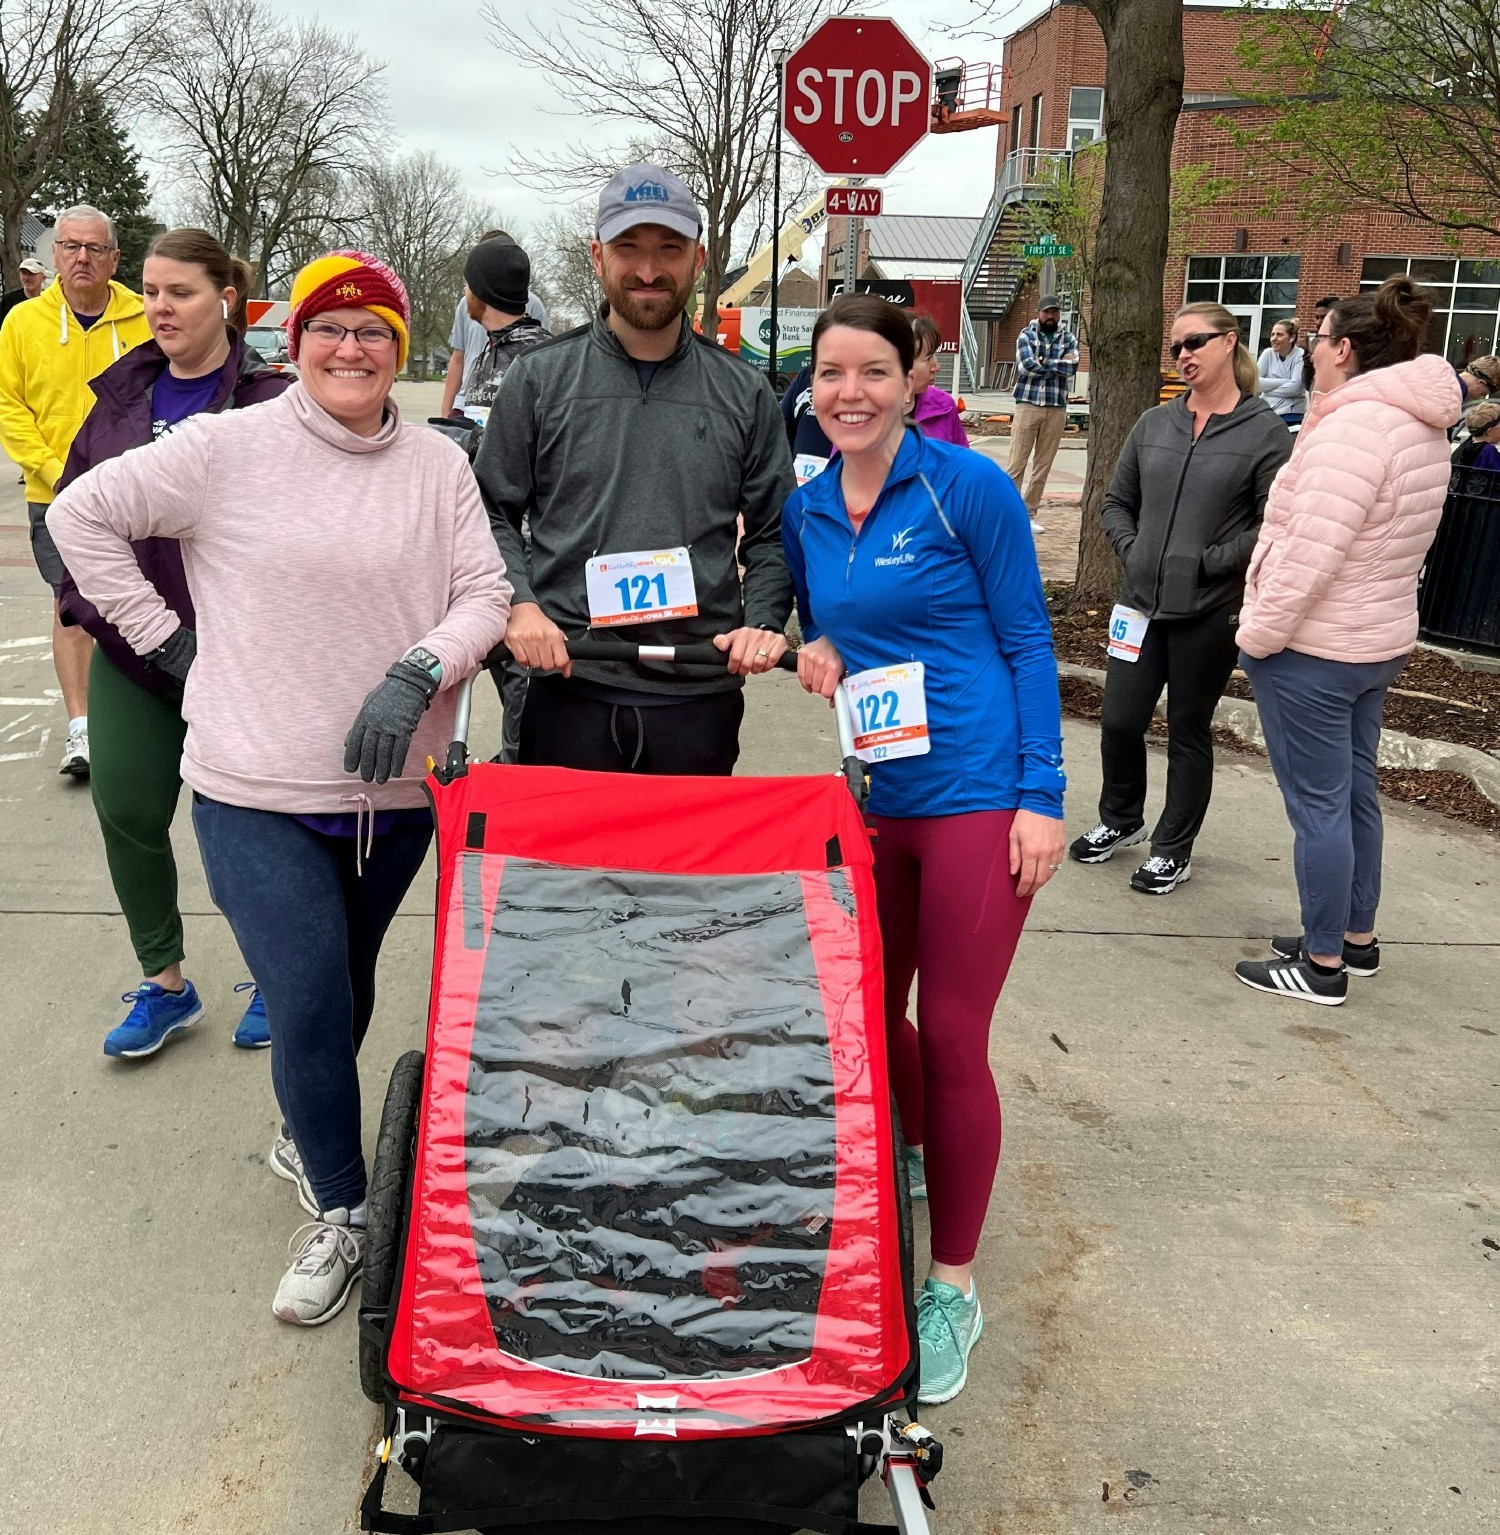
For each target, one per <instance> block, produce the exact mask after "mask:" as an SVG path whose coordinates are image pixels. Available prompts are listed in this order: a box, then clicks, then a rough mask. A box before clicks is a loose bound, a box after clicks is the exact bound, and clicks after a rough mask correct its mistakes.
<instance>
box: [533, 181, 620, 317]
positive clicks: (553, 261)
mask: <svg viewBox="0 0 1500 1535" xmlns="http://www.w3.org/2000/svg"><path fill="white" fill-rule="evenodd" d="M593 238H594V213H593V209H592V207H591V205H590V204H588V203H576V204H575V205H574V206H573V207H571V208H569V209H568V210H567V211H566V212H564V213H552V214H549V215H548V216H547V217H546V218H544V219H543V220H542V221H541V222H540V223H539V224H538V225H537V226H536V229H535V230H534V231H533V233H532V234H531V236H530V238H529V239H527V240H526V242H525V245H526V251H527V254H528V255H529V256H530V257H531V278H532V282H531V285H532V287H533V288H535V289H536V291H537V292H538V293H539V294H540V295H541V296H542V299H543V301H544V302H545V303H546V305H547V319H548V322H549V324H550V325H551V328H552V330H553V331H554V332H556V331H564V330H567V329H569V328H570V327H571V326H574V325H583V324H585V323H586V322H587V321H589V320H590V319H592V318H593V315H594V311H595V309H596V308H597V307H598V305H599V300H600V298H601V297H602V296H603V295H602V293H601V291H600V288H599V279H598V277H596V276H595V275H594V263H593V259H592V258H591V257H590V255H589V242H590V241H591V240H592V239H593Z"/></svg>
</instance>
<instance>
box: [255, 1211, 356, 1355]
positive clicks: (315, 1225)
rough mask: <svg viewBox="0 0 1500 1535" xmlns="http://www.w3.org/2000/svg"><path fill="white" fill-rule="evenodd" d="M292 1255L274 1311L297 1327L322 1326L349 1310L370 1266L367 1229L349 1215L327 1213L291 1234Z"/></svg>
mask: <svg viewBox="0 0 1500 1535" xmlns="http://www.w3.org/2000/svg"><path fill="white" fill-rule="evenodd" d="M287 1256H288V1257H289V1258H290V1259H291V1260H292V1265H291V1267H290V1268H289V1269H288V1270H287V1271H286V1273H284V1274H283V1275H282V1276H281V1283H280V1284H279V1285H277V1286H276V1299H275V1300H274V1301H272V1302H271V1310H272V1311H274V1312H275V1313H276V1315H277V1316H278V1317H279V1318H280V1319H281V1320H282V1321H283V1322H290V1323H292V1324H293V1326H296V1327H318V1326H320V1325H321V1324H322V1323H324V1322H327V1321H331V1320H332V1319H333V1318H334V1317H336V1316H337V1315H338V1314H339V1312H340V1311H342V1310H343V1309H344V1302H345V1301H346V1300H348V1299H349V1292H350V1290H352V1289H353V1288H354V1281H355V1280H356V1279H358V1278H359V1275H360V1271H361V1269H363V1268H364V1266H365V1229H364V1227H363V1226H351V1225H350V1224H349V1211H347V1210H325V1211H323V1213H322V1214H321V1215H319V1216H318V1217H317V1219H316V1220H311V1221H308V1223H307V1224H306V1225H305V1226H299V1227H298V1228H297V1229H296V1231H294V1232H293V1233H292V1240H291V1241H290V1242H289V1243H288V1244H287Z"/></svg>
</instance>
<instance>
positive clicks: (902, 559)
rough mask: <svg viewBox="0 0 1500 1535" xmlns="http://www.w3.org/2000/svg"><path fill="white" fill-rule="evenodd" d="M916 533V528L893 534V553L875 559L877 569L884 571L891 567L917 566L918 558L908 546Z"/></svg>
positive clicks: (903, 529)
mask: <svg viewBox="0 0 1500 1535" xmlns="http://www.w3.org/2000/svg"><path fill="white" fill-rule="evenodd" d="M915 532H916V528H915V527H910V528H902V530H901V531H900V532H899V533H892V534H891V552H890V553H889V554H881V555H877V556H876V557H875V568H876V569H877V570H883V569H885V568H886V567H887V566H889V565H915V564H916V563H917V556H916V554H915V552H913V551H912V550H911V549H909V548H908V547H907V546H908V545H909V544H910V543H911V536H912V534H913V533H915Z"/></svg>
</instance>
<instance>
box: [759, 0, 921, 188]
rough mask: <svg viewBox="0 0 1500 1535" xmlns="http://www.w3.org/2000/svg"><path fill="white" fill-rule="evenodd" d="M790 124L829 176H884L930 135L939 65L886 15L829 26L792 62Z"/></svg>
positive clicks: (788, 128)
mask: <svg viewBox="0 0 1500 1535" xmlns="http://www.w3.org/2000/svg"><path fill="white" fill-rule="evenodd" d="M785 101H786V107H785V111H784V114H783V119H782V122H783V126H784V127H785V128H786V131H787V132H788V133H789V134H790V135H791V136H792V138H793V139H795V140H796V141H797V143H798V144H800V145H801V146H802V147H803V149H805V150H806V151H807V153H808V155H809V157H810V158H811V160H812V162H813V164H814V165H816V166H817V167H818V169H819V170H820V171H822V172H824V174H825V175H829V176H884V175H886V174H887V173H888V172H890V171H892V170H894V169H895V167H896V165H897V164H899V163H900V161H901V160H902V159H903V158H904V157H905V156H906V155H907V154H908V153H909V152H910V151H911V150H912V149H914V148H915V147H916V146H917V144H918V143H919V142H920V141H921V140H922V139H923V138H924V137H925V136H926V134H927V128H928V120H929V118H930V116H931V113H932V65H931V64H929V63H928V62H927V60H926V59H924V58H923V57H922V55H921V53H920V51H919V50H918V49H917V47H916V46H915V44H913V43H912V41H911V40H910V39H909V38H908V37H907V35H906V34H905V33H904V32H903V31H902V30H901V28H900V27H898V26H897V25H896V23H895V22H894V21H887V20H885V19H884V18H883V17H871V16H863V17H861V16H839V17H835V18H833V19H832V20H829V21H825V22H824V23H823V25H822V26H821V27H819V28H818V29H817V31H816V32H814V33H813V34H812V35H811V36H810V37H809V38H808V39H807V41H806V42H804V43H803V44H802V46H801V47H800V48H798V49H797V50H796V52H795V53H793V54H792V56H791V58H789V59H788V60H787V64H786V95H785Z"/></svg>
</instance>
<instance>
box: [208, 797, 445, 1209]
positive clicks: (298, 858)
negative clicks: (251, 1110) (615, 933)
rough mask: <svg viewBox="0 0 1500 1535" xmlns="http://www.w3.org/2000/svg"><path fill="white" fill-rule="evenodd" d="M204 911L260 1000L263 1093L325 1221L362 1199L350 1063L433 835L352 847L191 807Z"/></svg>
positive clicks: (292, 821)
mask: <svg viewBox="0 0 1500 1535" xmlns="http://www.w3.org/2000/svg"><path fill="white" fill-rule="evenodd" d="M193 826H194V828H195V829H196V831H197V833H198V846H199V848H200V849H201V850H202V853H203V867H204V870H205V872H206V873H207V875H208V888H209V893H210V895H212V896H213V900H214V905H215V906H217V907H218V908H219V910H220V911H222V912H223V913H224V915H225V916H226V917H227V918H228V919H229V926H230V927H231V929H233V932H234V936H235V941H236V942H237V943H238V944H239V946H240V953H241V954H243V955H244V957H245V962H246V964H247V965H249V967H250V973H251V974H252V975H253V976H254V977H255V979H256V984H257V985H258V986H259V987H260V989H261V993H262V995H263V996H264V997H265V1000H266V1021H267V1023H268V1024H269V1025H270V1029H271V1084H272V1087H273V1088H274V1089H275V1092H276V1102H277V1103H278V1104H279V1105H280V1108H281V1116H282V1120H283V1122H284V1123H285V1125H286V1127H287V1129H289V1130H290V1131H291V1133H292V1139H293V1140H294V1141H295V1142H296V1143H297V1150H298V1151H299V1152H300V1153H301V1155H302V1165H303V1167H304V1169H305V1170H306V1172H307V1176H308V1178H309V1180H310V1181H311V1183H312V1187H313V1193H314V1194H315V1195H316V1196H317V1200H318V1206H319V1208H320V1209H323V1210H336V1209H340V1208H343V1209H349V1210H352V1209H354V1207H355V1206H356V1205H358V1204H359V1203H360V1201H361V1200H363V1199H364V1197H365V1158H364V1149H363V1145H362V1143H361V1140H360V1122H359V1072H358V1068H357V1066H356V1060H355V1058H356V1056H357V1055H358V1053H359V1047H360V1045H361V1044H362V1043H363V1041H364V1037H365V1031H366V1029H368V1028H369V1025H370V1015H371V1014H372V1013H373V1012H374V1010H375V961H376V960H377V959H378V958H379V955H380V944H381V941H382V939H384V937H385V930H386V929H387V928H388V927H389V926H390V924H391V918H392V917H394V916H395V915H396V908H397V907H398V906H399V905H400V904H401V899H402V897H403V896H404V895H405V894H406V892H407V889H408V888H409V886H410V885H411V882H412V880H413V879H414V878H415V877H416V873H417V870H418V869H419V868H420V867H421V865H422V860H423V858H425V857H426V855H427V845H428V843H429V842H430V841H431V840H432V828H431V827H430V826H411V825H407V826H396V827H393V828H392V829H391V830H390V831H388V832H386V833H385V834H384V835H383V836H378V837H376V838H375V845H374V849H373V851H372V852H371V854H370V855H369V856H368V857H366V858H365V859H364V872H363V874H360V873H357V872H356V870H355V849H356V839H355V838H353V837H331V836H325V835H324V834H323V833H321V832H316V831H313V830H311V829H310V828H309V827H307V826H304V825H303V824H302V822H300V821H298V820H297V819H296V818H295V817H294V816H290V815H278V814H276V813H274V812H272V811H268V810H246V809H244V808H243V807H241V806H238V805H225V804H221V803H220V802H219V801H218V800H211V799H205V798H204V797H203V796H202V795H199V794H195V795H194V796H193Z"/></svg>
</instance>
